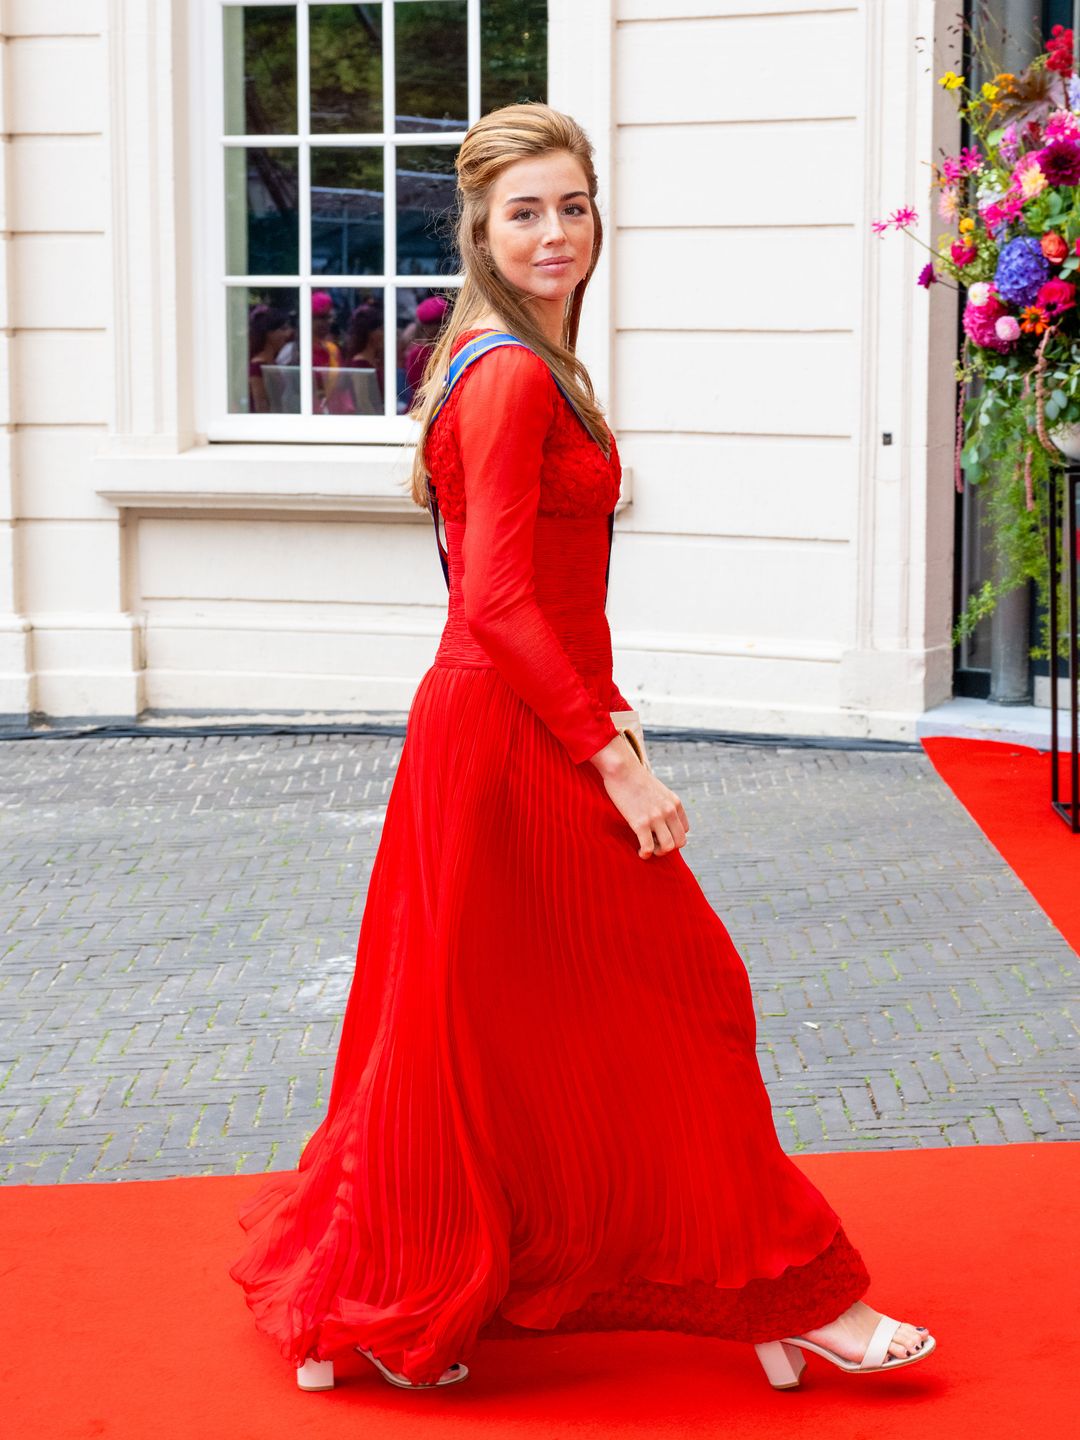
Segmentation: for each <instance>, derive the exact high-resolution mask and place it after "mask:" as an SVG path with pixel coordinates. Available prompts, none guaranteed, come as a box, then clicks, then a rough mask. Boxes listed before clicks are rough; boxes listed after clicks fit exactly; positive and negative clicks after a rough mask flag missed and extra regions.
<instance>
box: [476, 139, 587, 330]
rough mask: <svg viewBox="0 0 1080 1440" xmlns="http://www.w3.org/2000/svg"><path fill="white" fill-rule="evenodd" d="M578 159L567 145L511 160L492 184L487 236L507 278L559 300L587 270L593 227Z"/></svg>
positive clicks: (540, 296)
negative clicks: (565, 147)
mask: <svg viewBox="0 0 1080 1440" xmlns="http://www.w3.org/2000/svg"><path fill="white" fill-rule="evenodd" d="M595 228H596V227H595V225H594V223H593V214H592V207H591V205H590V204H589V192H588V184H587V182H586V179H585V172H584V170H583V169H582V167H581V162H580V161H578V160H577V159H575V157H574V156H573V155H571V154H570V153H569V151H567V150H553V151H549V152H548V154H546V155H538V156H535V157H530V158H528V159H525V160H515V161H514V163H513V164H512V165H508V166H507V167H506V169H505V170H504V171H503V172H502V173H501V174H500V175H499V177H498V179H497V180H496V181H495V183H494V185H493V186H492V192H491V204H490V208H489V211H488V223H487V241H488V246H489V248H490V250H491V257H492V259H493V260H494V262H495V266H496V268H497V269H498V270H499V271H500V273H501V274H502V276H503V279H504V280H506V281H507V283H508V284H510V285H514V286H516V287H517V289H519V290H523V291H524V292H525V293H526V295H531V296H534V297H535V298H536V299H537V300H543V301H557V302H559V304H560V306H561V305H562V304H563V303H564V302H565V300H566V297H567V296H568V295H569V294H570V292H571V291H572V290H573V288H574V286H575V285H577V284H578V282H579V281H580V280H582V279H584V277H585V276H586V275H587V274H588V270H589V264H590V262H591V260H592V249H593V235H594V231H595Z"/></svg>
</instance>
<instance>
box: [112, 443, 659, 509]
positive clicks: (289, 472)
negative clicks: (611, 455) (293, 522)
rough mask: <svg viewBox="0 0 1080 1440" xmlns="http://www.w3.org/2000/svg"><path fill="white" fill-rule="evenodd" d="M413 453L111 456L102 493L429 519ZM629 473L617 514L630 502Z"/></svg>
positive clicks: (183, 505) (268, 449)
mask: <svg viewBox="0 0 1080 1440" xmlns="http://www.w3.org/2000/svg"><path fill="white" fill-rule="evenodd" d="M411 453H412V452H411V450H405V449H404V448H403V447H401V446H397V445H320V446H318V447H312V446H309V445H274V444H265V445H197V446H194V447H193V448H192V449H190V450H184V451H181V452H180V453H179V454H171V455H163V454H161V453H160V452H159V453H154V452H152V451H147V452H146V453H142V454H140V453H138V452H137V451H124V452H117V451H106V452H104V453H102V454H100V455H98V456H96V457H95V459H94V470H95V489H96V491H97V493H98V495H100V496H101V498H102V499H103V500H107V501H108V502H109V503H110V504H112V505H115V506H116V507H117V508H118V509H121V510H173V511H176V510H180V511H183V510H192V511H203V512H205V511H208V510H209V511H215V510H223V511H224V510H229V511H256V510H257V511H267V510H269V511H283V512H289V511H293V512H298V513H300V512H302V513H311V512H312V511H329V512H334V513H338V514H341V513H345V514H349V515H369V516H390V517H392V518H393V519H395V520H404V519H428V518H429V517H428V514H427V511H426V510H421V509H420V507H419V506H418V505H416V504H415V503H414V502H413V500H412V499H410V497H409V495H408V494H407V492H406V489H405V486H406V485H407V483H408V474H409V464H410V463H411ZM630 495H631V472H630V469H629V467H625V466H624V467H623V484H622V494H621V496H620V497H619V502H618V504H617V506H616V507H615V508H616V511H617V512H618V511H620V510H623V509H625V507H626V506H627V505H628V504H629V503H630Z"/></svg>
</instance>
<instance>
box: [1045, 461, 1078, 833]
mask: <svg viewBox="0 0 1080 1440" xmlns="http://www.w3.org/2000/svg"><path fill="white" fill-rule="evenodd" d="M1078 492H1080V463H1078V462H1077V461H1073V460H1071V461H1070V462H1069V464H1068V465H1067V466H1066V467H1065V504H1064V505H1063V506H1062V507H1061V508H1062V515H1061V523H1060V525H1059V523H1058V518H1057V508H1058V507H1057V476H1056V472H1055V470H1054V468H1053V467H1052V466H1051V469H1050V497H1049V498H1050V525H1049V539H1048V542H1047V543H1048V545H1049V551H1050V554H1049V560H1050V757H1051V758H1050V764H1051V772H1050V804H1051V805H1052V806H1053V807H1054V809H1055V810H1056V811H1057V813H1058V814H1059V815H1060V816H1061V818H1062V819H1063V820H1064V821H1065V823H1066V825H1068V827H1069V829H1070V830H1071V831H1072V832H1073V834H1074V835H1076V834H1080V766H1078V763H1077V762H1078V760H1080V706H1078V704H1077V699H1078V696H1077V690H1078V682H1080V641H1078V636H1077V628H1076V611H1077V595H1076V591H1077V583H1078V576H1077V555H1076V522H1077V512H1078V510H1080V505H1078V503H1077V494H1078ZM1059 556H1065V557H1067V560H1066V561H1065V562H1064V563H1066V564H1067V567H1068V573H1067V578H1066V587H1065V593H1066V596H1067V597H1068V598H1067V608H1068V624H1069V629H1068V652H1069V718H1070V720H1071V727H1070V729H1071V734H1070V737H1069V738H1070V741H1071V743H1070V746H1069V751H1068V754H1069V757H1070V765H1069V782H1068V783H1069V798H1068V800H1062V798H1061V777H1060V774H1059V763H1058V756H1059V755H1060V753H1061V745H1060V742H1059V737H1058V629H1059V615H1058V557H1059Z"/></svg>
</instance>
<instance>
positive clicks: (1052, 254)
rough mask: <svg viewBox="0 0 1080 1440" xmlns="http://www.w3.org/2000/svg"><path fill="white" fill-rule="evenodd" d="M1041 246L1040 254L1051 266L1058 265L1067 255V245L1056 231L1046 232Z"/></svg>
mask: <svg viewBox="0 0 1080 1440" xmlns="http://www.w3.org/2000/svg"><path fill="white" fill-rule="evenodd" d="M1041 244H1042V252H1043V254H1044V255H1045V256H1046V258H1047V260H1049V261H1050V264H1051V265H1060V264H1061V262H1062V261H1063V260H1064V259H1065V256H1066V255H1068V253H1069V246H1068V243H1067V242H1066V240H1065V239H1064V238H1063V237H1062V236H1061V235H1059V234H1058V233H1057V231H1056V230H1048V231H1047V233H1046V234H1045V235H1044V236H1043V237H1042V241H1041Z"/></svg>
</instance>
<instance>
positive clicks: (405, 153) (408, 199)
mask: <svg viewBox="0 0 1080 1440" xmlns="http://www.w3.org/2000/svg"><path fill="white" fill-rule="evenodd" d="M456 154H457V147H456V146H453V145H399V146H398V151H397V166H398V168H397V233H398V247H397V249H398V253H397V266H398V274H399V275H453V274H455V273H456V272H457V270H458V269H459V268H460V264H461V262H460V260H459V258H458V255H457V251H456V249H455V247H454V237H453V229H454V227H453V218H452V217H453V213H454V197H455V190H456V185H457V176H456V173H455V171H454V157H455V155H456Z"/></svg>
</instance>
